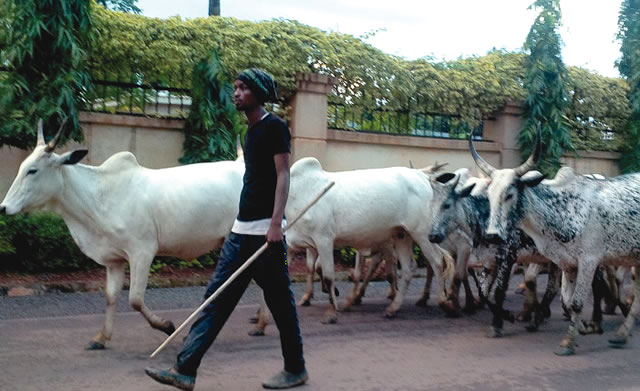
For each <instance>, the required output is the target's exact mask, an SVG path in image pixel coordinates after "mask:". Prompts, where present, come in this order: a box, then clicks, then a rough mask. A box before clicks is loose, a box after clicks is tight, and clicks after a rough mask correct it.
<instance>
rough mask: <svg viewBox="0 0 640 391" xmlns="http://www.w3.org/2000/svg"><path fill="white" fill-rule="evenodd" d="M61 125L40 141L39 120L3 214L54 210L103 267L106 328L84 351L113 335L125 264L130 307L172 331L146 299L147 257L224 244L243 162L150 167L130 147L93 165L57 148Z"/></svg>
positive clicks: (194, 252) (186, 255)
mask: <svg viewBox="0 0 640 391" xmlns="http://www.w3.org/2000/svg"><path fill="white" fill-rule="evenodd" d="M62 128H63V127H62V126H61V127H60V129H59V130H58V133H57V134H56V136H55V137H54V138H53V140H51V141H50V142H49V143H48V144H45V141H44V136H43V130H42V120H40V121H39V122H38V143H37V145H36V147H35V149H34V150H33V152H32V153H31V155H29V156H28V157H27V158H26V159H25V160H24V161H23V162H22V164H21V165H20V169H19V171H18V174H17V176H16V178H15V180H14V182H13V184H12V185H11V188H10V189H9V192H8V193H7V195H6V197H5V198H4V200H3V201H2V203H0V213H6V214H8V215H13V214H16V213H19V212H28V211H33V210H47V211H52V212H54V213H56V214H58V215H60V216H61V217H62V218H63V219H64V221H65V223H66V224H67V226H68V227H69V231H70V232H71V236H72V237H73V239H74V240H75V242H76V243H77V244H78V246H79V247H80V249H81V250H82V252H83V253H84V254H86V255H87V256H88V257H89V258H91V259H93V260H94V261H96V262H97V263H99V264H100V265H103V266H106V268H107V282H106V290H105V296H106V301H107V310H106V316H105V321H104V326H103V327H102V330H101V331H100V332H99V333H98V335H96V336H95V337H94V338H93V339H92V340H91V342H90V343H89V346H88V347H87V348H88V349H103V348H104V347H105V343H106V341H108V340H109V339H110V338H111V335H112V330H113V321H114V315H115V312H116V302H117V299H118V296H119V295H120V292H121V290H122V286H123V283H124V278H125V265H126V263H127V262H129V268H130V279H131V283H130V290H129V304H130V305H131V307H132V308H133V309H135V310H136V311H139V312H140V313H141V314H142V315H143V316H144V317H145V319H146V320H147V321H148V322H149V324H150V325H151V327H153V328H155V329H158V330H162V331H164V332H165V333H167V334H171V333H172V332H173V331H174V330H175V327H174V325H173V323H172V322H171V321H169V320H166V319H162V318H161V317H159V316H158V315H156V314H154V313H153V312H151V310H149V308H147V306H146V305H145V304H144V299H143V298H144V291H145V288H146V286H147V278H148V274H149V267H150V265H151V262H152V261H153V258H154V256H155V255H167V256H175V257H179V258H183V259H190V258H193V257H197V256H199V255H202V254H205V253H207V252H209V251H211V250H213V249H215V248H217V247H219V246H221V245H222V243H223V241H224V238H225V236H226V235H227V234H228V233H229V231H230V230H231V226H232V225H233V221H234V219H235V217H236V215H237V214H238V203H239V199H240V191H241V189H242V177H243V175H244V164H243V163H242V162H239V161H236V162H233V161H224V162H216V163H201V164H192V165H187V166H180V167H173V168H166V169H160V170H152V169H148V168H144V167H142V166H140V165H139V164H138V162H137V161H136V158H135V157H134V156H133V154H131V153H130V152H119V153H116V154H115V155H113V156H111V157H110V158H109V159H107V160H106V161H105V162H104V163H103V164H102V165H101V166H97V167H96V166H88V165H83V164H77V163H78V162H79V161H80V160H81V159H82V158H83V157H84V156H85V155H86V154H87V153H88V151H87V150H86V149H78V150H75V151H71V152H67V153H64V154H62V155H58V154H56V153H54V149H55V148H56V145H57V143H58V142H59V140H60V134H61V132H62Z"/></svg>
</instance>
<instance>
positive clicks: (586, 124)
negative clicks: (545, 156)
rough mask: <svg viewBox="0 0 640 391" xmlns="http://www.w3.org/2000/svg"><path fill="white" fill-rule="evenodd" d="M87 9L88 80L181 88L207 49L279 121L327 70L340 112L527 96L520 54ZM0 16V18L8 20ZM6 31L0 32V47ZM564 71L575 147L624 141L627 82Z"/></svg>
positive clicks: (493, 109) (471, 120)
mask: <svg viewBox="0 0 640 391" xmlns="http://www.w3.org/2000/svg"><path fill="white" fill-rule="evenodd" d="M14 1H15V0H14ZM66 1H69V0H66ZM12 3H13V2H12ZM91 12H92V16H93V26H94V29H93V32H94V36H95V39H94V40H93V41H92V44H91V45H90V48H89V52H88V53H89V72H90V74H91V76H92V77H93V78H95V79H107V80H122V81H131V80H135V81H137V82H142V83H145V84H151V85H153V84H160V85H168V86H171V87H184V88H190V86H191V83H192V72H193V70H194V68H195V67H196V65H197V64H198V63H199V62H200V61H201V60H202V58H205V57H206V56H207V55H208V54H209V53H210V52H211V50H213V49H217V50H218V52H219V55H220V61H221V62H222V63H223V64H224V66H225V68H226V69H227V70H228V74H229V75H234V74H236V73H237V72H239V71H241V70H242V69H244V68H248V67H252V66H256V67H261V68H264V69H266V70H267V71H269V72H270V73H271V74H273V75H274V76H275V78H276V80H277V81H278V89H279V95H280V97H281V100H280V102H278V103H279V104H278V105H277V107H278V108H280V110H282V111H279V114H281V115H283V116H285V117H286V109H287V107H288V103H289V100H290V98H291V97H292V95H293V93H294V91H295V88H296V82H295V74H296V73H297V72H309V71H311V72H316V73H321V74H327V75H331V76H335V77H336V78H337V80H338V85H337V86H336V87H335V88H334V91H333V94H332V96H331V99H332V101H337V102H339V103H343V104H344V105H345V106H344V107H345V109H348V110H361V111H362V110H365V109H367V110H370V109H380V110H401V111H407V108H408V109H409V110H410V111H412V112H414V113H415V112H432V113H441V114H453V115H460V121H463V122H466V123H468V124H471V125H474V124H477V123H478V122H479V121H480V120H482V119H485V118H491V117H493V116H494V115H495V114H496V113H498V112H500V111H501V110H502V108H503V107H504V105H505V103H506V102H507V101H509V100H520V101H521V100H523V99H524V98H525V97H526V96H527V94H528V92H527V91H526V90H525V89H524V88H523V85H524V80H525V57H526V56H525V54H524V53H508V52H504V51H497V50H494V51H491V52H489V53H488V54H487V55H485V56H474V57H470V58H461V59H458V60H456V61H448V62H433V61H430V60H427V59H421V60H416V61H406V60H404V59H402V58H399V57H395V56H391V55H388V54H385V53H383V52H381V51H380V50H378V49H376V48H374V47H372V46H371V45H369V44H367V43H365V42H363V41H362V40H361V39H359V38H355V37H353V36H351V35H347V34H341V33H335V32H324V31H321V30H319V29H316V28H313V27H310V26H306V25H304V24H301V23H298V22H296V21H291V20H285V19H276V20H270V21H263V22H258V23H254V22H249V21H242V20H238V19H234V18H229V17H215V18H196V19H189V20H182V19H180V18H178V17H175V18H170V19H166V20H165V19H156V18H148V17H144V16H141V15H134V14H131V13H122V12H114V11H112V10H108V9H105V8H104V7H98V6H95V7H92V9H91ZM4 15H6V14H0V24H3V23H7V21H8V22H10V23H13V22H12V18H3V16H4ZM6 31H8V30H3V29H0V43H1V40H3V38H2V36H3V33H5V32H6ZM1 47H6V45H3V46H1ZM2 74H3V72H0V79H2V77H3V76H2ZM569 76H570V79H569V78H564V79H563V82H564V83H565V90H566V91H567V93H568V98H569V100H568V102H569V103H568V107H569V108H568V115H567V120H568V124H569V126H570V127H571V131H572V138H573V141H574V143H575V145H576V146H579V147H585V148H594V149H602V150H617V149H618V148H619V146H620V145H624V142H626V135H627V129H626V127H625V126H626V125H624V124H625V122H624V121H620V118H626V117H628V115H629V113H630V106H629V101H628V99H627V97H626V94H627V93H628V91H629V87H628V85H627V83H626V82H625V81H623V80H621V79H611V78H606V77H603V76H599V75H597V74H593V73H590V72H588V71H585V70H582V69H580V68H573V67H569ZM34 121H35V120H34V119H32V120H31V122H34ZM31 127H33V125H31ZM5 129H9V128H8V127H6V128H5ZM608 129H613V130H614V131H615V133H616V139H615V140H602V138H601V137H600V136H599V135H600V134H601V132H602V131H605V132H606V131H608ZM24 130H25V128H19V131H18V130H16V131H15V132H10V133H7V134H3V135H0V137H2V141H4V140H7V137H9V136H11V137H21V136H16V134H17V133H20V132H23V131H24ZM29 131H30V132H33V130H32V129H31V130H29ZM618 135H620V136H621V137H618ZM612 141H614V142H612Z"/></svg>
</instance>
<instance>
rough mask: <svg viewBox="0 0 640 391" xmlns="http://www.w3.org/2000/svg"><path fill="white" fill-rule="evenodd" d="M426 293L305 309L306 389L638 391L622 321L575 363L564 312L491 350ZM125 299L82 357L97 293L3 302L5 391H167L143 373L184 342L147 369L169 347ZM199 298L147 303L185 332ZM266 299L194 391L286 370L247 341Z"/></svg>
mask: <svg viewBox="0 0 640 391" xmlns="http://www.w3.org/2000/svg"><path fill="white" fill-rule="evenodd" d="M516 278H517V277H516ZM540 280H544V277H540ZM517 282H518V281H514V282H513V283H512V286H516V285H517ZM423 284H424V279H415V280H414V281H412V284H411V286H410V291H409V294H408V298H407V300H406V301H405V305H404V306H403V307H402V309H401V311H400V312H399V314H398V317H397V318H396V319H393V320H386V319H384V318H383V316H382V314H383V310H384V308H385V307H386V305H387V304H388V301H387V300H386V299H384V296H385V295H386V292H387V284H386V283H373V284H372V286H371V289H370V290H368V292H367V297H365V299H364V300H363V304H362V305H361V306H358V307H354V309H353V310H352V311H351V312H346V313H339V321H338V323H337V324H335V325H324V324H322V323H321V320H322V318H323V312H324V308H325V303H326V300H325V299H326V295H324V294H322V293H321V292H320V291H319V289H317V290H316V297H317V299H315V301H314V304H313V305H312V306H311V307H303V308H300V309H299V316H300V321H301V329H302V332H303V338H304V343H305V357H306V360H307V366H308V370H309V374H310V381H309V383H308V384H307V385H305V386H303V387H301V388H300V390H307V391H316V390H409V391H412V390H416V391H417V390H602V389H607V390H634V389H640V371H638V368H640V354H638V353H639V352H640V342H638V340H637V339H634V338H632V339H631V340H630V342H629V344H628V345H627V346H626V347H625V348H623V349H611V348H609V346H608V343H607V337H609V336H611V335H613V333H614V332H615V328H616V327H617V326H618V325H619V324H620V323H621V321H622V317H621V316H620V315H613V316H606V317H605V321H604V325H603V326H604V329H605V335H602V336H598V335H595V336H585V337H581V338H580V340H579V344H580V346H579V347H578V354H577V355H576V356H573V357H557V356H555V355H554V354H553V353H552V352H553V350H554V349H555V348H556V347H557V344H558V342H559V341H560V339H561V338H562V337H563V336H564V333H565V332H566V327H567V323H566V322H565V321H564V320H563V319H562V316H561V315H560V314H561V312H560V308H559V304H558V302H557V301H556V302H555V303H554V305H553V307H552V311H553V314H552V317H551V319H550V320H549V321H548V322H546V323H545V324H543V325H542V328H541V331H540V332H538V333H527V332H526V331H525V330H524V325H523V324H518V323H516V324H509V323H507V324H506V325H505V333H504V337H503V338H501V339H489V338H486V337H485V334H486V332H487V329H488V325H489V321H490V314H489V312H488V311H487V310H481V311H479V312H477V313H476V314H475V315H471V316H465V317H462V318H456V319H450V318H446V317H445V316H444V315H443V313H442V312H441V311H440V310H439V309H438V308H437V307H435V305H434V302H433V299H432V300H431V302H430V304H431V306H430V307H428V308H426V309H425V308H419V307H415V306H414V305H413V303H414V302H415V300H416V299H417V298H418V296H419V293H420V291H421V288H422V285H423ZM338 287H339V288H340V290H341V296H340V298H341V299H344V296H345V295H346V294H347V292H348V290H349V288H350V285H349V284H348V283H347V282H340V283H339V284H338ZM303 289H304V284H294V292H295V294H296V297H297V298H299V297H300V296H301V294H302V290H303ZM126 293H127V292H123V296H122V298H121V301H120V303H119V313H118V314H117V316H116V323H115V330H114V336H113V340H112V341H110V342H109V343H108V349H107V350H104V351H85V350H84V349H83V347H84V345H85V344H86V343H87V342H88V341H89V340H90V339H91V337H93V336H94V335H95V334H96V333H97V331H98V330H99V329H100V327H101V325H102V321H103V318H104V315H103V311H104V298H103V296H102V294H100V293H73V294H50V295H43V296H29V297H0V317H1V319H0V368H1V370H2V374H1V375H0V390H21V391H22V390H26V391H28V390H51V391H57V390H82V391H85V390H92V391H93V390H122V391H137V390H152V391H154V390H158V391H161V390H169V389H171V388H168V387H166V386H162V385H158V384H156V383H154V382H153V381H152V380H150V379H149V378H147V377H146V375H145V374H144V372H143V369H144V367H145V366H149V365H151V366H158V367H168V366H170V365H171V364H172V362H173V359H174V358H175V355H176V354H177V352H178V350H179V347H180V342H179V341H178V340H179V339H180V338H178V340H177V341H174V342H172V343H171V344H170V345H169V346H168V347H167V349H166V350H165V351H163V352H162V353H161V354H160V355H159V357H157V358H156V359H150V358H149V357H148V356H149V354H150V353H151V352H152V351H153V350H154V349H155V348H156V347H157V346H158V345H159V344H160V343H162V341H163V340H164V336H163V334H162V333H160V332H158V331H155V330H151V329H150V328H149V327H148V325H147V324H146V322H145V321H144V320H143V319H142V317H141V316H140V315H139V314H137V313H134V312H131V311H130V310H129V308H128V306H127V304H126ZM203 293H204V288H203V287H195V288H172V289H150V290H148V291H147V293H146V302H147V304H148V305H149V306H150V308H152V309H154V311H157V312H158V313H159V314H161V315H162V316H164V317H167V318H170V319H172V320H173V321H174V322H175V323H176V324H178V323H180V321H181V320H183V319H185V318H186V317H187V316H188V315H189V313H190V312H191V310H192V309H193V308H195V307H196V306H197V305H198V304H199V303H200V300H201V297H202V294H203ZM259 294H260V291H259V288H257V287H256V286H250V288H249V290H248V291H247V293H246V294H245V296H244V297H243V299H242V301H241V303H240V305H239V306H238V308H237V309H236V311H234V313H233V314H232V316H231V318H230V320H229V322H228V323H227V325H226V326H225V328H224V329H223V330H222V332H221V334H220V336H219V338H218V340H217V341H216V342H215V344H214V345H213V347H212V348H211V349H210V350H209V352H208V354H207V355H206V356H205V358H204V360H203V362H202V365H201V368H200V372H199V374H198V379H197V382H196V390H259V389H261V387H260V383H261V381H262V380H264V379H266V378H267V377H269V376H270V375H272V374H273V373H275V372H276V371H277V370H279V369H280V367H281V365H282V360H281V356H280V348H279V339H278V337H277V330H276V329H275V327H274V326H270V327H269V328H268V329H267V335H266V336H265V337H249V336H247V331H248V330H250V329H251V325H250V324H249V323H248V321H247V319H248V317H249V316H251V315H252V314H253V313H255V310H256V309H257V304H256V303H257V301H258V297H259V296H258V295H259ZM521 303H522V296H520V295H515V294H513V292H510V293H509V295H508V299H507V302H506V307H507V308H508V309H510V310H514V311H516V310H519V308H520V306H521ZM589 315H590V311H586V313H585V316H589Z"/></svg>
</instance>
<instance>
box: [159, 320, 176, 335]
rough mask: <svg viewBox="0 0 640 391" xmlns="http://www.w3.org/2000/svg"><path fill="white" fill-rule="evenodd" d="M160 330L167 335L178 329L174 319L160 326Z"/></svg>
mask: <svg viewBox="0 0 640 391" xmlns="http://www.w3.org/2000/svg"><path fill="white" fill-rule="evenodd" d="M159 330H160V331H162V332H163V333H165V334H167V335H171V334H173V333H174V331H176V326H174V325H173V322H172V321H169V322H168V323H167V325H166V326H163V327H160V328H159Z"/></svg>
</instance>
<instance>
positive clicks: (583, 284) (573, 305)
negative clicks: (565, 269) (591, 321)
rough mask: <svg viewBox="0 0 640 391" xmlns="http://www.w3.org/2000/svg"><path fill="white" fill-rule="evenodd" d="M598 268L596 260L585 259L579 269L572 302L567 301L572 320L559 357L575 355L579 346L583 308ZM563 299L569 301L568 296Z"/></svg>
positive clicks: (559, 351) (558, 352)
mask: <svg viewBox="0 0 640 391" xmlns="http://www.w3.org/2000/svg"><path fill="white" fill-rule="evenodd" d="M597 267H598V264H597V262H596V260H595V259H583V262H582V264H581V265H580V267H579V268H578V273H577V278H576V280H575V281H576V282H575V287H574V289H573V295H571V300H570V301H565V303H570V307H569V310H570V313H571V320H570V322H569V330H568V332H567V336H566V337H565V339H564V340H563V341H562V343H561V345H560V350H558V351H557V352H556V354H557V355H559V356H568V355H573V354H575V348H576V346H577V344H576V338H577V336H578V333H579V329H580V326H581V325H582V323H581V319H580V314H581V312H582V306H583V304H584V300H585V299H586V297H587V295H588V294H589V289H590V288H591V283H592V282H593V276H594V275H595V272H596V268H597ZM565 274H567V273H565ZM568 277H570V276H568ZM562 282H563V283H564V282H565V281H564V280H563V281H562ZM563 297H564V299H565V300H567V299H568V298H567V297H566V295H563Z"/></svg>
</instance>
